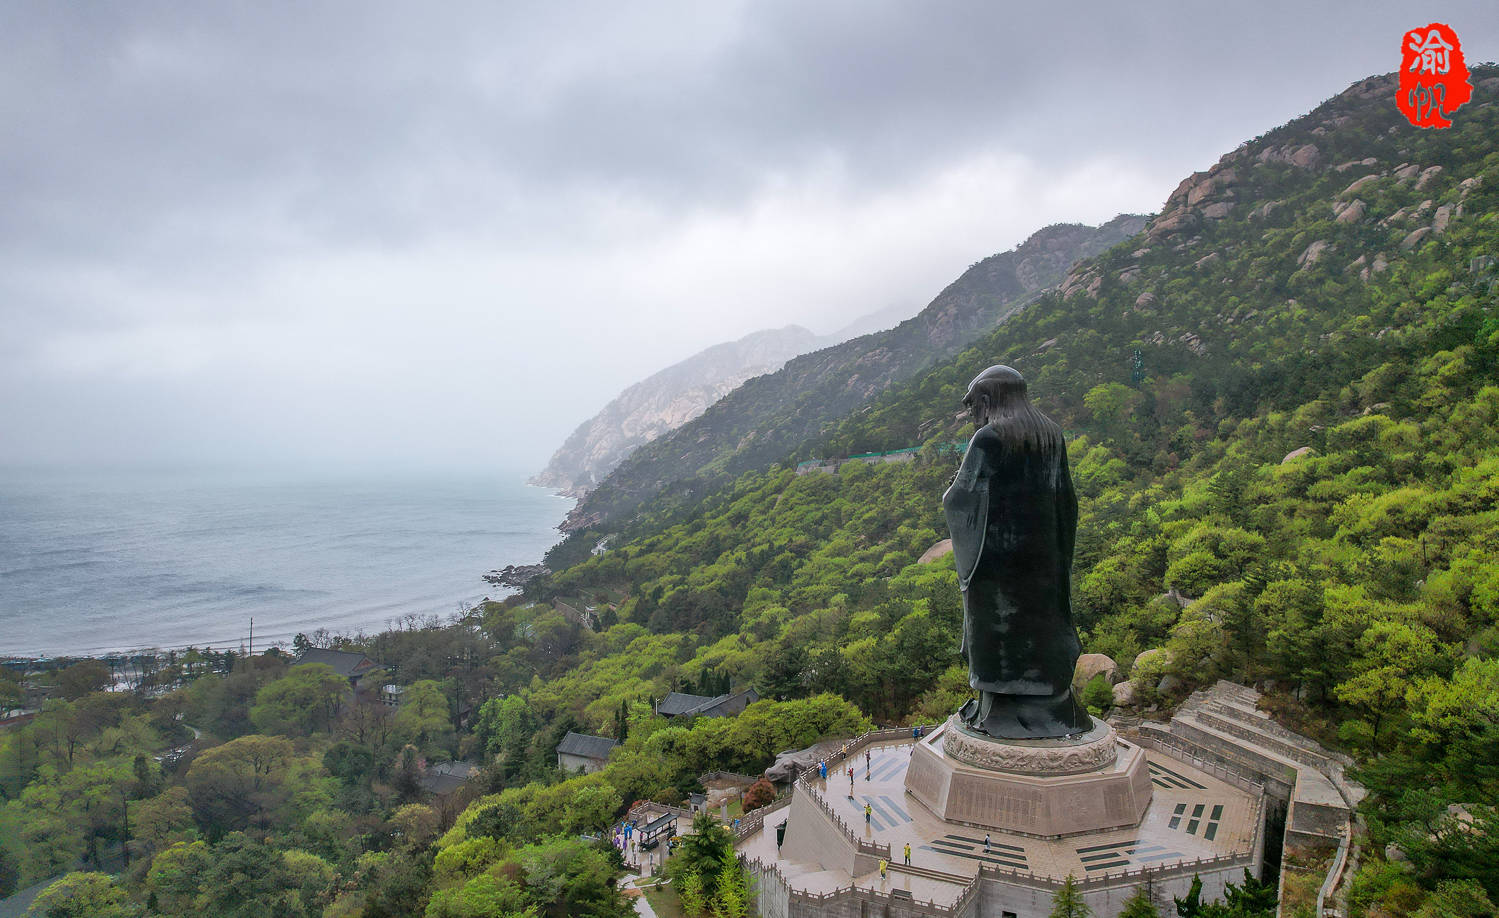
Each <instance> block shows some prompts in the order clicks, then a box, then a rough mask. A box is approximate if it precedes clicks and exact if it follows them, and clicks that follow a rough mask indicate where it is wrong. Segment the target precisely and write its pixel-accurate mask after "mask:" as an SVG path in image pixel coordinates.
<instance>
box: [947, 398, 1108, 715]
mask: <svg viewBox="0 0 1499 918" xmlns="http://www.w3.org/2000/svg"><path fill="white" fill-rule="evenodd" d="M942 506H943V509H944V511H945V512H946V515H947V521H948V527H949V528H950V529H951V530H952V542H953V556H954V559H955V561H956V563H957V568H958V583H959V586H961V587H962V590H963V652H964V653H965V655H966V656H967V658H968V683H969V685H971V686H972V687H973V688H975V689H978V690H980V691H985V692H992V693H995V694H999V695H1052V696H1061V695H1062V693H1064V692H1066V691H1067V690H1068V689H1069V688H1070V687H1071V685H1072V673H1073V668H1074V667H1075V666H1076V665H1077V657H1078V654H1079V653H1080V652H1081V651H1082V646H1081V644H1080V643H1079V642H1078V639H1077V630H1076V629H1075V628H1074V627H1073V625H1072V603H1071V592H1072V589H1071V587H1072V550H1073V544H1074V541H1075V540H1076V537H1077V495H1076V493H1075V492H1074V491H1073V489H1072V475H1071V473H1070V472H1069V471H1068V468H1067V448H1066V445H1065V443H1064V442H1063V437H1062V431H1061V429H1060V428H1058V427H1057V426H1056V424H1055V423H1054V422H1052V421H1051V420H1049V419H1047V418H1045V417H1044V416H1040V415H1032V416H1031V417H1029V418H1001V419H999V420H996V421H994V422H991V423H989V424H986V425H985V426H983V427H981V428H979V430H978V432H977V433H975V434H974V435H973V439H972V440H971V441H970V442H969V444H968V452H967V453H966V454H965V455H964V456H963V464H962V466H961V467H960V468H959V469H958V474H957V477H956V478H954V479H953V483H952V486H951V487H949V488H948V490H947V493H946V494H944V495H943V496H942Z"/></svg>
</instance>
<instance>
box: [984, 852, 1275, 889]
mask: <svg viewBox="0 0 1499 918" xmlns="http://www.w3.org/2000/svg"><path fill="white" fill-rule="evenodd" d="M1253 864H1254V855H1252V854H1223V855H1219V856H1218V857H1207V858H1198V859H1197V860H1192V861H1178V862H1176V863H1175V864H1157V865H1155V866H1152V867H1137V868H1135V869H1134V870H1121V871H1119V872H1118V873H1100V874H1089V875H1088V876H1085V877H1081V878H1078V877H1073V878H1072V885H1073V886H1075V887H1076V888H1078V889H1079V890H1084V891H1086V890H1090V889H1107V888H1108V887H1111V886H1121V885H1129V886H1138V885H1140V884H1142V883H1144V882H1145V881H1147V880H1153V879H1165V878H1167V877H1176V876H1184V875H1187V874H1193V873H1203V872H1204V871H1209V870H1224V869H1227V868H1232V867H1251V866H1253ZM979 878H980V879H984V880H991V881H994V882H998V883H1004V882H1008V881H1013V882H1015V883H1017V884H1020V885H1024V886H1027V887H1041V888H1043V889H1049V890H1053V891H1054V890H1058V889H1061V888H1062V886H1063V884H1064V883H1065V882H1066V881H1065V880H1059V879H1057V878H1056V877H1049V876H1043V875H1038V874H1034V873H1028V872H1026V871H1023V870H1015V869H1012V868H1008V867H996V866H994V865H992V864H980V865H979Z"/></svg>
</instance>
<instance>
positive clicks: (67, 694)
mask: <svg viewBox="0 0 1499 918" xmlns="http://www.w3.org/2000/svg"><path fill="white" fill-rule="evenodd" d="M113 681H114V677H113V676H112V675H111V674H110V672H109V667H108V666H105V665H104V664H103V663H101V662H100V661H98V660H80V661H79V662H77V663H74V664H73V665H72V666H69V667H66V668H64V669H60V670H58V672H57V687H58V689H60V690H61V691H62V696H63V697H64V698H66V699H67V700H68V701H77V700H78V699H80V698H82V697H83V696H84V695H88V694H90V693H92V692H100V691H103V690H104V689H106V688H108V687H109V684H110V683H111V682H113Z"/></svg>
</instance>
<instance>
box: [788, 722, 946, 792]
mask: <svg viewBox="0 0 1499 918" xmlns="http://www.w3.org/2000/svg"><path fill="white" fill-rule="evenodd" d="M918 726H919V728H920V730H921V732H922V735H926V734H928V733H930V732H932V731H933V730H935V729H937V728H938V727H940V726H941V724H921V725H918ZM914 729H917V727H885V728H882V729H879V730H871V731H869V732H868V733H861V734H860V735H858V736H856V737H854V738H853V739H851V740H849V741H848V743H847V744H846V745H845V746H844V748H843V749H840V750H839V751H837V752H835V753H833V754H832V755H830V756H828V758H827V763H828V771H829V772H832V770H833V769H834V768H835V767H836V766H838V765H842V764H843V763H844V762H846V761H848V760H849V759H850V758H853V757H855V756H857V755H858V754H859V753H860V752H863V751H864V747H866V746H872V745H874V744H875V743H882V742H885V741H886V740H896V739H905V740H910V739H913V737H912V736H911V731H912V730H914ZM796 780H797V781H799V782H805V783H806V784H807V786H808V787H809V788H810V787H811V782H812V781H815V780H817V771H816V769H812V768H809V769H807V770H806V771H804V772H802V773H801V774H800V775H799V776H797V779H796Z"/></svg>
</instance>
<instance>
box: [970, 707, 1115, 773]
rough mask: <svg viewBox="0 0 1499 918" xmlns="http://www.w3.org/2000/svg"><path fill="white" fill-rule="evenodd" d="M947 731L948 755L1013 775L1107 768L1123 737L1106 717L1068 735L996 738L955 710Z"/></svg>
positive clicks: (977, 765)
mask: <svg viewBox="0 0 1499 918" xmlns="http://www.w3.org/2000/svg"><path fill="white" fill-rule="evenodd" d="M946 732H947V738H946V742H945V743H944V745H943V751H944V752H945V753H946V754H947V755H948V757H950V758H953V759H956V760H957V761H959V762H962V763H963V764H965V765H972V766H974V767H976V768H984V769H987V770H989V771H1002V772H1005V773H1007V774H1013V775H1080V774H1083V773H1084V772H1089V771H1098V770H1100V769H1103V768H1107V767H1108V766H1110V765H1112V764H1114V760H1115V759H1117V758H1118V757H1119V737H1118V736H1116V735H1115V733H1114V728H1113V727H1110V726H1109V725H1108V724H1106V723H1104V722H1103V721H1094V722H1093V729H1092V730H1089V731H1088V732H1087V733H1084V734H1081V735H1080V736H1076V737H1070V738H1067V739H1055V740H996V739H993V738H991V737H987V736H981V735H979V734H976V733H972V732H970V731H969V730H967V729H966V728H964V726H963V724H962V722H961V721H959V720H958V716H957V715H956V714H954V715H953V716H952V717H949V718H948V719H947V727H946Z"/></svg>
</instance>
